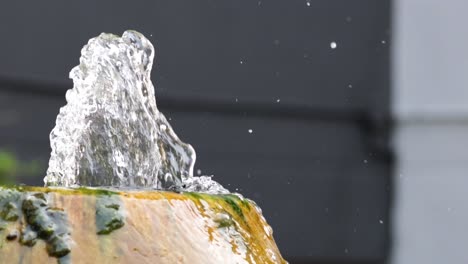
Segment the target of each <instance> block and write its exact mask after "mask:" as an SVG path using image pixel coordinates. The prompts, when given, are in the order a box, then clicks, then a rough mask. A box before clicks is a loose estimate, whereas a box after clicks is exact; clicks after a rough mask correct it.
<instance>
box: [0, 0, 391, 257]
mask: <svg viewBox="0 0 468 264" xmlns="http://www.w3.org/2000/svg"><path fill="white" fill-rule="evenodd" d="M390 13H391V4H390V0H381V1H375V0H361V1H348V0H327V1H320V0H310V1H307V0H291V1H280V0H260V1H257V0H255V1H254V0H249V1H246V0H238V1H226V0H217V1H215V0H199V1H193V0H192V1H183V0H181V1H160V0H154V1H132V2H129V1H91V0H83V1H74V2H64V1H57V0H54V1H46V2H44V1H28V3H25V2H23V1H10V2H4V3H2V4H1V8H0V35H1V42H0V149H1V151H0V173H1V172H2V171H3V173H4V174H5V175H8V178H7V179H8V180H10V181H12V182H16V183H24V184H29V185H42V184H43V182H42V178H43V176H44V174H45V171H46V168H47V162H48V158H49V154H50V147H49V132H50V131H51V129H52V128H53V126H54V124H55V118H56V116H57V114H58V111H59V108H60V107H61V106H63V105H64V104H65V97H64V95H65V92H66V90H67V89H69V88H71V87H72V82H71V80H69V79H68V72H69V71H70V69H71V68H72V67H74V66H75V65H77V64H78V63H79V61H78V59H79V56H80V50H81V48H82V46H83V45H84V44H86V42H87V41H88V39H89V38H92V37H95V36H97V35H98V34H100V33H101V32H109V33H115V34H121V33H122V32H123V31H125V30H127V29H135V30H137V31H140V32H142V33H143V34H145V36H146V37H147V38H148V39H150V40H151V41H152V42H153V44H154V46H155V48H156V59H155V65H154V67H153V73H152V76H153V82H154V84H155V87H156V94H157V101H158V105H159V108H160V110H161V111H162V112H163V113H164V114H165V115H166V117H168V118H169V119H170V122H171V124H172V125H173V127H174V129H175V131H176V132H177V134H178V135H179V136H180V137H181V138H182V140H184V141H185V142H189V143H190V144H192V145H193V146H194V147H195V149H196V151H197V163H196V168H195V171H198V170H200V171H199V172H200V173H201V174H204V175H215V176H214V179H215V180H217V181H218V182H220V183H222V184H223V185H224V186H225V187H227V188H228V189H230V190H231V191H237V192H239V193H242V194H243V195H244V196H246V197H248V198H251V199H253V200H255V201H256V202H257V203H258V204H259V205H260V206H261V208H262V209H263V213H264V215H265V217H266V219H267V220H268V222H269V223H270V224H271V226H272V227H273V230H274V236H275V239H276V241H277V244H278V246H279V248H280V250H281V252H282V254H283V256H284V257H285V258H286V259H287V260H289V261H290V262H291V263H336V264H338V263H341V264H347V263H376V264H377V263H385V262H386V259H387V255H388V254H389V252H390V251H389V250H390V241H391V240H390V235H389V233H390V232H389V230H390V225H389V224H390V218H389V211H390V200H391V199H390V198H391V194H392V187H393V186H392V180H391V176H392V168H393V162H392V161H393V158H392V157H393V155H392V153H391V149H390V148H389V133H390V131H391V122H390V117H389V116H390V83H389V82H390V61H389V52H390V49H389V47H390V45H392V41H391V40H392V39H391V36H390ZM250 130H251V133H250V132H249V131H250Z"/></svg>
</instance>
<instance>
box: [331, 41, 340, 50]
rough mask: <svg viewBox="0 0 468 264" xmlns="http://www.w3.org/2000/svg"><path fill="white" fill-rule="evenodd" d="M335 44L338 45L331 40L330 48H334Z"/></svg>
mask: <svg viewBox="0 0 468 264" xmlns="http://www.w3.org/2000/svg"><path fill="white" fill-rule="evenodd" d="M337 46H338V45H337V44H336V42H334V41H332V42H331V43H330V48H332V49H336V47H337Z"/></svg>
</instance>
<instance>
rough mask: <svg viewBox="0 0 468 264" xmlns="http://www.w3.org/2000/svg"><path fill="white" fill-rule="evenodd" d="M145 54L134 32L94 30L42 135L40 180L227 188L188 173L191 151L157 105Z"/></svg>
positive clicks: (146, 47) (150, 54)
mask: <svg viewBox="0 0 468 264" xmlns="http://www.w3.org/2000/svg"><path fill="white" fill-rule="evenodd" d="M153 58H154V48H153V45H152V44H151V43H150V41H149V40H148V39H146V38H145V37H144V36H143V35H142V34H141V33H138V32H136V31H126V32H124V33H123V35H122V37H119V36H116V35H113V34H106V33H102V34H101V35H99V36H98V37H95V38H92V39H90V40H89V42H88V44H87V45H85V46H84V47H83V49H82V50H81V57H80V64H79V65H78V66H76V67H75V68H73V69H72V70H71V72H70V78H71V79H73V88H72V89H70V90H68V91H67V93H66V100H67V104H66V105H65V106H63V107H62V108H61V109H60V113H59V114H58V116H57V120H56V125H55V127H54V129H53V130H52V132H51V133H50V145H51V148H52V152H51V157H50V160H49V168H48V170H47V175H46V177H45V178H44V182H45V184H46V185H47V186H65V187H74V186H108V187H117V188H128V187H129V188H134V187H147V188H155V189H160V190H177V191H197V192H206V193H228V191H227V190H226V189H225V188H223V187H222V186H221V185H220V184H219V183H217V182H215V181H213V180H212V179H211V177H208V176H201V177H195V176H193V168H194V164H195V158H196V155H195V150H194V149H193V147H192V146H191V145H189V144H186V143H184V142H182V141H181V140H180V139H179V137H178V136H177V135H176V134H175V132H174V130H173V129H172V127H171V125H170V124H169V122H168V121H167V119H166V118H165V117H164V115H163V114H162V113H161V112H159V110H158V108H157V105H156V97H155V92H154V86H153V84H152V82H151V79H150V73H151V68H152V65H153Z"/></svg>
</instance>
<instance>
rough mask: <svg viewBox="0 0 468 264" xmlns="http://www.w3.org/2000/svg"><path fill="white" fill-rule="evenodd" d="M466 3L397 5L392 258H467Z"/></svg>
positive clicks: (409, 262) (398, 261)
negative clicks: (395, 159)
mask: <svg viewBox="0 0 468 264" xmlns="http://www.w3.org/2000/svg"><path fill="white" fill-rule="evenodd" d="M467 8H468V2H466V1H459V0H451V1H444V2H441V1H436V0H398V1H396V4H395V8H394V14H395V16H394V19H393V21H394V48H393V54H394V60H393V61H394V63H393V73H394V77H395V82H394V84H393V87H394V100H393V109H394V113H395V117H396V120H397V126H396V133H395V146H396V150H397V151H396V153H397V157H398V162H397V167H396V169H395V180H396V185H395V186H396V188H395V207H394V210H393V218H394V220H395V221H394V223H395V224H394V235H393V237H394V243H393V245H394V246H393V254H392V263H393V264H414V263H425V264H438V263H451V264H464V263H468V254H466V238H467V237H468V229H467V227H466V223H468V203H467V201H468V192H467V186H468V174H467V172H468V74H467V73H468V51H466V47H467V46H468V30H467V28H466V27H465V25H466V24H467V22H468V18H467V16H466V12H465V11H466V9H467Z"/></svg>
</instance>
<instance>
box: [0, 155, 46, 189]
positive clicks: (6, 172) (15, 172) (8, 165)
mask: <svg viewBox="0 0 468 264" xmlns="http://www.w3.org/2000/svg"><path fill="white" fill-rule="evenodd" d="M42 169H43V166H42V164H41V163H40V162H39V161H38V160H32V161H28V162H24V161H20V160H19V159H18V158H17V157H16V155H15V154H13V153H12V152H9V151H6V150H2V149H0V184H15V183H18V177H20V176H21V177H27V176H36V175H38V174H39V173H41V171H42Z"/></svg>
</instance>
